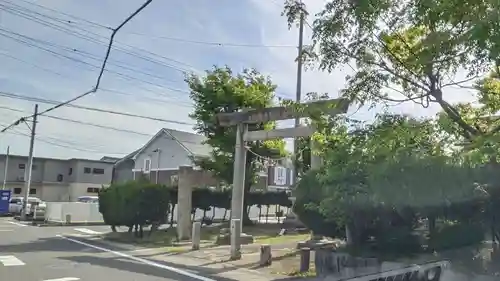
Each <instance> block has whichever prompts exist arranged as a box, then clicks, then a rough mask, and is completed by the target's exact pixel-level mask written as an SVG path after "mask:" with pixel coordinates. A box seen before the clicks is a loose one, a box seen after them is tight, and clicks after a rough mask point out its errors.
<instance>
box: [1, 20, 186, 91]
mask: <svg viewBox="0 0 500 281" xmlns="http://www.w3.org/2000/svg"><path fill="white" fill-rule="evenodd" d="M0 31H1V32H4V33H8V34H10V35H14V36H17V37H21V38H23V39H25V40H28V41H31V42H36V43H38V44H42V45H46V46H50V47H54V48H57V49H60V50H63V51H66V52H70V53H75V54H78V55H81V56H83V57H86V58H90V59H92V60H98V61H101V59H100V58H99V57H98V56H97V55H95V54H92V53H90V52H86V51H83V50H80V49H77V48H72V47H68V46H64V45H61V44H56V43H53V42H50V41H46V40H42V39H37V38H33V37H30V36H27V35H24V34H20V33H17V32H14V31H11V30H6V29H3V28H0ZM6 37H7V36H6ZM8 38H10V39H13V40H16V41H17V42H20V41H22V40H20V39H19V40H18V39H14V38H12V37H8ZM22 43H24V44H26V41H22ZM33 45H35V44H33ZM33 47H37V48H39V47H38V46H33ZM108 64H109V65H114V66H116V67H119V68H123V69H126V70H130V71H134V72H135V73H141V74H144V75H147V76H150V77H153V78H157V79H161V80H166V81H170V82H181V81H180V80H170V79H169V78H167V77H164V76H159V75H157V74H153V73H149V72H145V71H143V70H142V69H139V68H134V67H133V66H131V65H130V64H129V63H126V62H123V61H119V60H114V59H109V61H108ZM96 67H97V66H96ZM106 71H109V70H108V69H106ZM182 82H183V81H182Z"/></svg>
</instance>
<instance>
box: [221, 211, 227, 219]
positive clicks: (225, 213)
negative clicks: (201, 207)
mask: <svg viewBox="0 0 500 281" xmlns="http://www.w3.org/2000/svg"><path fill="white" fill-rule="evenodd" d="M226 216H227V209H224V216H223V217H222V221H225V220H226Z"/></svg>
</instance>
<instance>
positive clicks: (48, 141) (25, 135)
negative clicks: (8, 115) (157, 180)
mask: <svg viewBox="0 0 500 281" xmlns="http://www.w3.org/2000/svg"><path fill="white" fill-rule="evenodd" d="M6 133H7V134H13V135H19V136H23V137H30V135H29V134H26V133H22V132H18V131H15V130H13V131H10V132H6ZM36 140H38V141H40V142H43V143H46V144H49V145H53V146H57V147H62V148H66V149H71V150H76V151H82V152H91V153H101V154H108V155H109V154H111V155H127V154H128V153H126V152H108V151H99V150H90V149H85V148H79V147H76V146H74V145H64V144H60V143H57V142H54V141H50V140H47V139H44V138H41V137H37V138H36Z"/></svg>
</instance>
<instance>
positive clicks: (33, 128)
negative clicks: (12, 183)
mask: <svg viewBox="0 0 500 281" xmlns="http://www.w3.org/2000/svg"><path fill="white" fill-rule="evenodd" d="M37 119H38V104H35V113H34V114H33V123H32V125H31V139H30V151H29V154H28V165H26V166H25V170H24V188H25V189H26V190H25V193H24V201H23V210H22V213H21V220H26V207H27V206H28V197H29V195H30V188H31V170H32V169H33V149H34V147H35V132H36V121H37Z"/></svg>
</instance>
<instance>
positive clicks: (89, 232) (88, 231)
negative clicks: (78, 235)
mask: <svg viewBox="0 0 500 281" xmlns="http://www.w3.org/2000/svg"><path fill="white" fill-rule="evenodd" d="M74 230H75V231H78V232H83V233H86V234H93V235H99V234H102V233H101V232H97V231H93V230H91V229H87V228H75V229H74Z"/></svg>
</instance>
